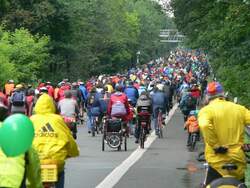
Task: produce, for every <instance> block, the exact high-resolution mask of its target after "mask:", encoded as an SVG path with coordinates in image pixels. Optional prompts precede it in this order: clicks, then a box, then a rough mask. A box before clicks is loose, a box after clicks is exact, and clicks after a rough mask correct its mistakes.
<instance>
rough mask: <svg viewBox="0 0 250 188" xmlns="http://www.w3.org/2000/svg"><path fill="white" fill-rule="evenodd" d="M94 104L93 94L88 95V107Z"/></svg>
mask: <svg viewBox="0 0 250 188" xmlns="http://www.w3.org/2000/svg"><path fill="white" fill-rule="evenodd" d="M94 102H95V94H90V96H89V98H88V105H92V104H94Z"/></svg>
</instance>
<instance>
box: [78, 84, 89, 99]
mask: <svg viewBox="0 0 250 188" xmlns="http://www.w3.org/2000/svg"><path fill="white" fill-rule="evenodd" d="M79 89H80V91H81V94H82V99H83V101H86V100H87V97H88V90H87V89H86V87H85V86H84V85H80V86H79Z"/></svg>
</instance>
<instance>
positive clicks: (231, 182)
mask: <svg viewBox="0 0 250 188" xmlns="http://www.w3.org/2000/svg"><path fill="white" fill-rule="evenodd" d="M226 185H228V186H235V187H237V188H247V186H246V185H245V184H244V183H243V182H241V181H239V180H237V179H235V178H233V177H223V178H219V179H216V180H214V181H212V183H210V188H219V187H220V186H226Z"/></svg>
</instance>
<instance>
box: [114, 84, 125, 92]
mask: <svg viewBox="0 0 250 188" xmlns="http://www.w3.org/2000/svg"><path fill="white" fill-rule="evenodd" d="M122 89H123V88H122V85H120V84H117V85H116V86H115V91H118V92H122Z"/></svg>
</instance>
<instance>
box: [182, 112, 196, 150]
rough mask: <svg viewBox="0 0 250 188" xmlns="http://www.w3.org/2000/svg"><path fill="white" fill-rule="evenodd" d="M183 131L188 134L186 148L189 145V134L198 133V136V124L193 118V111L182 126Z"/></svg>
mask: <svg viewBox="0 0 250 188" xmlns="http://www.w3.org/2000/svg"><path fill="white" fill-rule="evenodd" d="M184 129H185V130H187V132H188V139H187V146H190V144H191V134H192V133H198V134H199V124H198V120H197V118H196V117H195V111H191V112H190V114H189V117H188V118H187V121H186V122H185V124H184Z"/></svg>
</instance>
